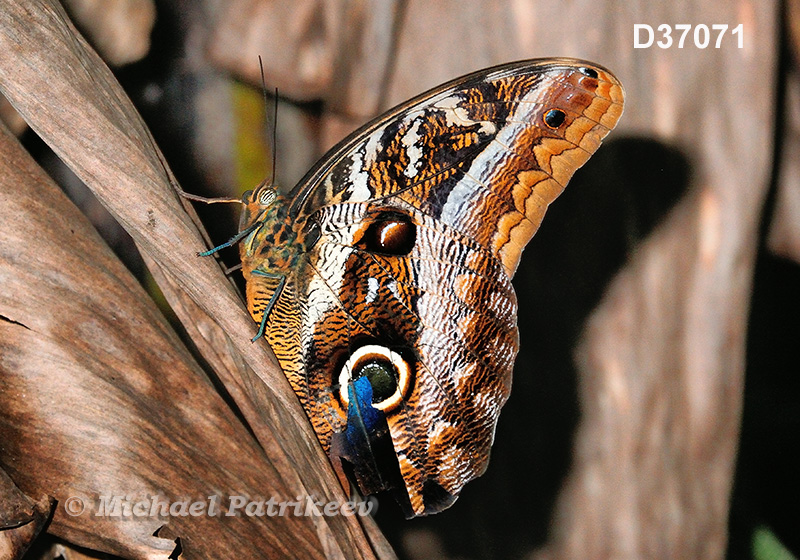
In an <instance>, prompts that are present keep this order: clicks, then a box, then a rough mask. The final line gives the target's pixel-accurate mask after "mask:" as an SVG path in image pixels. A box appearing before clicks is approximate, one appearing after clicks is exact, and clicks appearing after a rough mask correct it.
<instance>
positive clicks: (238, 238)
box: [197, 222, 261, 257]
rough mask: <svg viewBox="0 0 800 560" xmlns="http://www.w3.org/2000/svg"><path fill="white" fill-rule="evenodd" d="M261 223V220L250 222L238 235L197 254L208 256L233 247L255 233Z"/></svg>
mask: <svg viewBox="0 0 800 560" xmlns="http://www.w3.org/2000/svg"><path fill="white" fill-rule="evenodd" d="M260 225H261V222H254V223H252V224H250V226H249V227H247V228H245V229H243V230H242V231H240V232H239V233H237V234H236V235H234V236H233V237H231V238H230V239H228V240H227V241H226V242H225V243H223V244H222V245H217V246H216V247H214V248H213V249H209V250H208V251H200V252H198V253H197V256H198V257H207V256H209V255H213V254H214V253H217V252H219V251H220V250H221V249H225V248H227V247H232V246H234V245H236V244H237V243H239V241H241V240H242V239H244V238H245V237H247V236H248V235H250V234H251V233H253V231H254V230H255V229H256V228H258V227H259V226H260Z"/></svg>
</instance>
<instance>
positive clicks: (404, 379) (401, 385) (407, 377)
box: [339, 344, 411, 412]
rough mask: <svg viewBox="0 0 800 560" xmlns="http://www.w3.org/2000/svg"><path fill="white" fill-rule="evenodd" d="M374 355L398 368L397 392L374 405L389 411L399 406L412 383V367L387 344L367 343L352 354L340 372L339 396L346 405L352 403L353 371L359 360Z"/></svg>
mask: <svg viewBox="0 0 800 560" xmlns="http://www.w3.org/2000/svg"><path fill="white" fill-rule="evenodd" d="M373 356H375V357H381V358H383V359H385V360H386V361H387V362H389V363H391V364H392V365H393V366H394V367H395V368H396V369H397V377H398V380H397V389H395V392H394V393H393V394H392V395H391V396H390V397H389V398H387V399H385V400H383V401H381V402H379V403H377V404H373V405H372V406H374V407H375V408H377V409H378V410H382V411H383V412H389V411H391V410H393V409H395V408H397V406H398V405H399V404H400V402H401V401H402V400H403V396H404V395H405V393H406V391H407V390H408V386H409V384H410V383H411V368H409V366H408V362H406V361H405V360H404V359H403V357H402V356H401V355H400V354H398V353H397V352H394V351H393V350H389V349H388V348H386V347H385V346H379V345H377V344H367V345H365V346H362V347H361V348H359V349H358V350H356V351H355V352H353V353H352V354H351V355H350V357H349V358H348V359H347V361H346V362H345V364H344V366H342V371H341V372H340V373H339V396H340V398H341V399H342V403H344V405H345V406H348V405H349V404H350V401H349V399H348V397H347V384H348V383H349V382H350V380H351V378H352V372H353V370H354V369H355V368H356V367H357V366H358V364H359V362H361V361H364V360H368V359H369V358H370V357H373Z"/></svg>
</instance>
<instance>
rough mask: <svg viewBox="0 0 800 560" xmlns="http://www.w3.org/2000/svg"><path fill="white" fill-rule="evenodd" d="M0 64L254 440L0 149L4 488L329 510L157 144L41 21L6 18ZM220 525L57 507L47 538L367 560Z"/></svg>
mask: <svg viewBox="0 0 800 560" xmlns="http://www.w3.org/2000/svg"><path fill="white" fill-rule="evenodd" d="M0 53H1V54H0V88H2V91H3V93H4V95H5V96H6V97H7V98H8V99H9V100H10V101H11V103H12V104H13V105H14V106H15V108H16V109H17V110H18V111H19V113H20V114H22V115H23V116H24V117H25V118H26V120H27V121H28V123H29V124H30V126H31V127H32V128H33V129H34V130H35V131H36V132H37V134H39V135H40V136H41V137H42V138H43V139H44V140H45V141H46V142H48V143H49V144H50V146H51V147H52V148H53V150H54V151H55V152H56V153H57V154H58V155H59V157H60V158H61V159H62V160H64V161H65V162H66V163H67V164H68V165H69V166H70V167H71V168H72V169H73V171H74V172H75V173H76V174H77V175H78V176H79V177H80V178H81V179H82V180H83V181H84V182H85V183H86V184H87V185H88V186H89V187H90V188H91V189H92V190H93V191H94V193H95V195H96V196H97V197H98V198H99V199H100V200H101V201H102V202H103V204H104V205H105V206H106V207H107V208H108V209H109V210H110V211H111V213H112V214H113V215H114V216H115V217H116V218H117V220H118V221H119V222H120V223H121V224H122V225H123V226H124V227H125V228H126V229H127V230H128V231H129V233H130V234H131V235H132V237H133V238H134V240H135V241H136V242H137V245H138V246H139V248H140V250H141V251H142V253H143V254H144V255H146V256H147V258H148V259H149V260H150V261H151V263H152V264H153V266H154V267H155V269H156V270H158V271H160V274H158V276H159V277H160V278H161V279H162V280H164V281H165V283H164V290H165V292H167V293H172V295H173V301H178V299H179V298H183V301H184V303H185V305H183V306H178V305H177V304H176V310H177V311H179V313H180V314H181V319H182V320H183V321H185V322H186V324H191V325H195V326H196V327H197V329H198V332H202V335H203V336H202V337H200V338H198V339H196V340H195V342H196V343H197V345H198V347H200V349H201V350H203V351H204V354H205V356H206V358H207V359H208V361H209V363H212V364H213V365H214V366H216V367H218V368H219V369H218V370H217V374H218V375H219V376H220V378H221V379H222V381H223V383H225V385H226V386H227V389H228V391H229V393H230V394H231V396H232V397H233V398H234V399H235V401H236V405H237V407H238V409H239V410H240V411H241V413H242V414H243V416H244V418H245V419H246V421H247V426H248V427H249V428H250V429H251V430H252V434H254V435H255V437H256V438H257V441H256V440H253V439H252V436H251V433H250V432H249V431H248V429H247V428H246V427H245V426H244V425H243V424H242V423H241V421H240V420H239V419H238V418H237V416H235V415H234V413H233V412H232V411H231V409H230V408H229V407H228V405H227V404H226V403H225V402H224V401H223V400H222V399H221V397H220V396H219V395H218V394H217V392H216V390H215V389H214V386H213V384H212V383H210V381H209V380H208V378H207V377H206V376H205V375H204V374H203V372H202V370H201V369H200V368H199V367H198V365H197V363H196V362H195V361H194V360H193V358H192V357H191V355H190V354H189V353H188V352H187V350H186V349H185V347H184V346H183V345H182V344H181V343H180V341H179V340H178V338H177V337H176V335H175V334H174V333H173V332H172V331H171V329H170V328H169V326H168V325H167V324H166V322H165V320H164V319H163V317H162V316H161V315H160V314H159V313H158V312H157V310H156V309H155V307H154V305H153V304H152V302H151V301H150V300H149V298H148V297H147V296H146V295H145V294H144V292H143V291H142V290H141V288H140V287H139V286H138V285H137V284H136V282H135V281H134V280H133V278H132V277H131V276H130V274H129V273H128V272H127V271H125V270H124V268H123V267H122V266H121V265H120V264H119V262H118V261H116V259H115V258H114V257H113V255H112V254H111V253H110V251H109V250H108V249H107V248H106V247H105V246H104V245H102V243H101V242H100V241H99V239H98V237H97V235H96V233H95V232H94V231H93V230H92V229H91V227H90V226H89V225H88V223H87V222H86V221H85V219H84V218H83V217H82V216H80V214H79V213H78V212H77V210H76V209H75V208H74V207H72V206H71V204H70V203H68V202H67V200H66V198H65V197H64V196H63V195H62V194H61V193H60V192H59V191H58V189H57V188H56V187H55V186H54V185H52V183H50V182H49V181H48V180H47V179H46V178H45V177H44V176H43V173H42V172H41V170H39V169H38V168H37V167H36V166H35V165H33V164H32V162H31V161H29V160H28V159H26V158H27V156H25V154H24V153H23V151H22V150H21V148H20V147H19V146H18V145H16V144H15V142H14V141H13V139H11V138H10V136H8V135H4V136H3V150H2V151H3V160H2V162H3V166H4V170H3V173H2V181H3V188H2V190H0V193H1V194H2V196H3V199H4V201H3V202H4V204H3V208H2V212H3V218H2V226H3V230H4V231H3V237H2V244H3V251H2V255H3V260H2V269H3V274H2V275H3V278H4V279H5V281H4V285H3V293H2V312H0V314H2V315H3V316H4V317H5V318H7V320H3V321H2V322H1V323H0V328H2V329H3V331H4V333H3V336H2V337H0V340H2V344H3V350H2V359H3V375H2V378H0V380H1V381H2V383H3V386H2V388H3V393H2V403H3V404H2V409H3V416H2V424H0V425H1V426H2V430H3V441H4V442H5V445H4V447H3V452H2V455H0V462H2V465H3V466H4V468H5V469H6V470H7V472H8V473H9V475H10V476H11V478H12V479H13V480H14V481H15V483H17V485H19V487H20V488H21V489H22V490H23V491H25V492H26V493H27V494H28V495H41V494H42V493H46V494H48V495H50V496H52V497H54V498H55V499H57V500H58V501H59V503H60V504H63V503H64V501H65V500H66V499H67V498H68V497H70V496H73V495H80V496H87V497H89V498H92V499H97V493H98V492H102V491H106V490H108V491H109V492H110V493H114V492H116V493H122V494H123V495H126V494H131V493H132V494H141V493H145V494H147V495H149V494H155V493H159V492H160V493H162V494H163V495H167V496H175V497H179V496H184V495H186V496H207V495H210V494H211V493H215V492H222V493H223V494H225V493H235V494H249V495H252V496H258V495H262V496H265V497H269V496H270V495H274V496H276V498H280V497H285V498H284V499H294V497H296V496H313V497H316V498H318V499H321V500H323V501H334V500H336V501H343V500H344V499H345V497H344V496H343V493H342V489H341V487H340V486H339V484H338V482H337V480H336V478H335V477H334V475H333V473H332V471H331V468H330V465H329V463H328V461H327V459H326V458H325V457H324V455H323V454H322V451H321V449H320V448H319V446H318V445H317V443H316V439H315V437H314V435H313V432H312V430H311V428H310V426H309V424H308V421H307V419H306V418H305V416H304V414H303V412H302V409H301V407H300V405H299V403H298V402H297V400H296V398H295V396H294V394H293V392H292V391H291V389H290V387H289V385H288V383H287V382H286V380H285V378H284V377H283V375H282V373H281V372H280V370H279V369H278V368H277V366H276V365H275V361H274V357H273V356H272V355H271V352H270V351H269V348H268V347H267V345H266V344H265V343H263V341H262V342H259V343H257V344H252V343H251V342H250V338H251V336H252V332H253V324H252V320H251V319H250V318H249V316H248V315H247V314H246V312H245V310H244V307H243V305H242V302H241V299H240V297H239V295H238V294H237V293H236V292H235V291H234V290H233V288H232V287H231V285H230V284H229V282H228V281H227V280H226V279H225V277H224V275H223V274H222V271H221V269H220V268H219V266H218V265H216V264H215V262H214V261H213V260H212V259H199V258H197V257H196V252H197V251H199V250H203V249H204V248H205V243H204V239H203V236H202V235H201V233H200V232H199V230H198V229H197V226H196V225H195V222H194V221H193V219H192V216H191V212H187V210H186V209H185V208H184V207H183V206H182V205H181V201H180V199H179V197H178V196H177V193H176V190H178V188H179V187H177V184H176V183H175V181H174V179H173V177H172V175H171V173H170V171H169V168H168V167H167V165H166V162H164V160H163V157H162V156H161V155H160V152H159V150H158V148H157V147H156V146H155V145H154V143H153V141H152V138H151V137H150V135H149V133H148V131H147V130H146V128H145V127H144V126H143V124H142V123H141V120H140V119H139V117H138V115H137V114H136V112H135V110H134V109H133V108H132V106H131V104H130V102H129V101H128V100H127V98H126V97H125V95H124V93H123V92H122V91H121V90H120V88H119V86H118V85H117V83H116V81H115V80H114V78H113V76H111V74H110V72H109V71H108V69H107V68H106V67H105V65H104V64H103V63H102V62H101V61H100V59H99V58H98V57H97V55H96V54H95V53H94V52H93V51H91V49H89V48H88V47H87V45H86V44H85V42H84V41H83V40H82V38H80V36H79V35H78V34H77V33H76V31H75V30H74V28H73V27H72V25H71V24H70V23H69V22H68V20H67V19H66V16H65V14H64V13H63V11H62V9H61V8H60V6H59V5H57V4H55V3H53V2H47V1H42V2H36V3H29V2H16V1H13V2H8V3H6V5H5V6H4V8H3V10H2V11H1V12H0ZM176 294H177V295H176ZM186 295H188V296H189V299H186V297H185V296H186ZM190 301H191V302H192V303H189V302H190ZM95 450H102V451H103V453H102V454H100V455H96V454H95ZM224 521H225V523H224V524H223V523H219V519H218V518H210V517H198V518H194V517H191V518H183V517H178V518H175V517H171V518H170V519H169V524H168V527H167V528H166V529H165V530H162V531H161V532H160V533H159V535H160V536H159V537H156V536H153V534H154V532H155V530H156V529H157V528H158V525H160V524H161V522H160V521H158V519H152V518H146V519H144V520H143V521H142V522H141V523H119V522H118V520H114V519H110V518H107V517H96V516H90V517H85V516H76V517H70V516H68V515H66V514H65V511H64V508H63V507H59V508H58V509H57V510H56V514H55V516H54V518H53V521H52V523H51V525H50V527H49V531H50V532H51V533H53V534H55V535H59V536H62V537H64V538H66V539H68V540H70V541H71V542H74V543H76V544H79V545H81V546H88V547H91V548H94V549H97V550H103V551H107V552H111V553H114V554H119V555H123V556H127V557H135V558H156V557H166V555H167V554H169V553H170V552H171V551H172V549H173V547H174V544H173V542H172V540H171V539H174V538H175V537H181V539H182V543H183V548H184V557H186V558H191V557H197V558H206V557H209V558H210V557H219V556H224V555H225V554H226V553H227V551H228V550H236V551H237V556H238V557H261V556H264V555H266V556H270V557H284V556H286V555H295V554H298V555H300V556H303V557H309V558H311V557H319V558H371V557H374V553H373V552H372V549H371V547H370V546H369V545H368V544H367V542H366V540H365V538H366V537H365V534H364V529H363V528H362V526H361V525H360V523H359V519H357V518H355V517H349V518H348V517H341V516H339V517H314V516H310V517H293V516H283V517H279V518H250V517H231V518H226V519H224ZM368 528H369V527H368ZM373 539H374V542H375V544H376V548H378V549H381V548H382V550H383V554H384V555H389V554H390V553H389V552H388V548H387V547H385V546H384V544H383V543H382V541H381V540H380V536H379V535H373ZM223 551H225V552H223Z"/></svg>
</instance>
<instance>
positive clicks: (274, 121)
mask: <svg viewBox="0 0 800 560" xmlns="http://www.w3.org/2000/svg"><path fill="white" fill-rule="evenodd" d="M258 67H259V68H260V69H261V91H262V92H263V94H264V107H265V108H266V107H268V106H269V99H268V98H267V80H266V78H265V77H264V63H263V61H262V60H261V55H258ZM264 119H265V120H266V123H265V124H266V125H267V126H269V120H267V118H266V115H265V116H264ZM277 156H278V88H275V106H274V110H273V112H272V177H271V178H270V181H269V184H270V185H272V186H273V187H274V186H275V168H276V165H277V161H278V157H277Z"/></svg>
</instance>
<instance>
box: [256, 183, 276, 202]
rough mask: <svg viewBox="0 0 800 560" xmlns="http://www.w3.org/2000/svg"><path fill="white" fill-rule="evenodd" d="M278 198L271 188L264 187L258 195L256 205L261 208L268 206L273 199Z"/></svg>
mask: <svg viewBox="0 0 800 560" xmlns="http://www.w3.org/2000/svg"><path fill="white" fill-rule="evenodd" d="M276 198H278V193H277V192H276V191H275V189H273V188H272V187H264V188H263V189H261V192H260V193H258V203H259V204H261V205H262V206H269V205H270V204H272V203H273V202H275V199H276Z"/></svg>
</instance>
